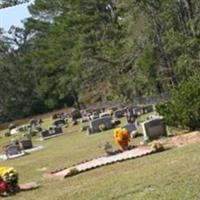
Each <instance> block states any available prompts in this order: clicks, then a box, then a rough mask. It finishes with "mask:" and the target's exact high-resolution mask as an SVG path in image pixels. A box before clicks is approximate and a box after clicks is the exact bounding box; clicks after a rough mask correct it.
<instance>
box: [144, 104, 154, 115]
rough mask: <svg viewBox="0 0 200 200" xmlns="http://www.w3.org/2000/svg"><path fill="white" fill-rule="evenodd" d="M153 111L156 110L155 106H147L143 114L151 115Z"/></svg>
mask: <svg viewBox="0 0 200 200" xmlns="http://www.w3.org/2000/svg"><path fill="white" fill-rule="evenodd" d="M153 110H154V107H153V105H147V106H144V107H143V112H144V113H150V112H153Z"/></svg>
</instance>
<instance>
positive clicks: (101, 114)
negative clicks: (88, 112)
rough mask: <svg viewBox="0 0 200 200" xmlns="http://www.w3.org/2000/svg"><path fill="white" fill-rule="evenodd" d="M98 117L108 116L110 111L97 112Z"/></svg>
mask: <svg viewBox="0 0 200 200" xmlns="http://www.w3.org/2000/svg"><path fill="white" fill-rule="evenodd" d="M99 117H100V118H102V117H110V113H109V112H103V113H100V114H99Z"/></svg>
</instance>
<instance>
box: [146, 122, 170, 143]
mask: <svg viewBox="0 0 200 200" xmlns="http://www.w3.org/2000/svg"><path fill="white" fill-rule="evenodd" d="M142 131H143V135H144V138H147V139H149V140H153V139H157V138H159V137H162V136H167V131H166V126H165V124H164V121H163V119H161V118H157V119H151V120H148V121H146V122H143V123H142Z"/></svg>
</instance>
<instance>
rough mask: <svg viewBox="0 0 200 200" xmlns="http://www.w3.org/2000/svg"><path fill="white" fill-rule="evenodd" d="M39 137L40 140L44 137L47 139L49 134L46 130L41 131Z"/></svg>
mask: <svg viewBox="0 0 200 200" xmlns="http://www.w3.org/2000/svg"><path fill="white" fill-rule="evenodd" d="M40 135H41V137H42V138H45V137H49V136H50V133H49V131H48V130H43V131H42V132H41V133H40Z"/></svg>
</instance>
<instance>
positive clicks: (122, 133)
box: [114, 128, 130, 150]
mask: <svg viewBox="0 0 200 200" xmlns="http://www.w3.org/2000/svg"><path fill="white" fill-rule="evenodd" d="M114 138H115V142H116V143H117V144H118V145H119V146H120V147H121V148H122V150H127V149H128V142H129V141H130V134H129V132H128V131H127V130H126V129H125V128H116V129H115V130H114Z"/></svg>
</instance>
